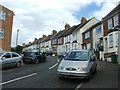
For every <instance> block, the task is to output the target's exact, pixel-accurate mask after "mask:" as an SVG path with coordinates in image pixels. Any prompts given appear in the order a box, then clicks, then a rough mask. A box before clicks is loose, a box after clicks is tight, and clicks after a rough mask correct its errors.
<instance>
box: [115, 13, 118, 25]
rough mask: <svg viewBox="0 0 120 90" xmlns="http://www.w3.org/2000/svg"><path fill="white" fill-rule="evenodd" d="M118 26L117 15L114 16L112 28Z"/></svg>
mask: <svg viewBox="0 0 120 90" xmlns="http://www.w3.org/2000/svg"><path fill="white" fill-rule="evenodd" d="M117 25H118V14H117V15H115V16H114V26H117Z"/></svg>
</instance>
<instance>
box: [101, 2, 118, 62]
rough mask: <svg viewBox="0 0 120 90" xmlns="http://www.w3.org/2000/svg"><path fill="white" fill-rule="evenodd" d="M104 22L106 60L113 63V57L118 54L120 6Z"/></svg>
mask: <svg viewBox="0 0 120 90" xmlns="http://www.w3.org/2000/svg"><path fill="white" fill-rule="evenodd" d="M102 21H103V30H104V31H103V36H104V38H103V41H104V58H105V59H106V60H108V61H111V55H113V54H117V52H118V32H119V31H120V4H118V5H117V6H116V7H115V8H114V9H113V10H112V11H111V12H110V13H108V14H107V15H106V16H105V17H104V18H102Z"/></svg>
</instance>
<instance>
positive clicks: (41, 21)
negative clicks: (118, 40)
mask: <svg viewBox="0 0 120 90" xmlns="http://www.w3.org/2000/svg"><path fill="white" fill-rule="evenodd" d="M111 1H113V0H111ZM16 2H17V3H16ZM93 2H94V3H96V4H97V5H99V6H101V8H100V10H99V11H93V12H92V13H91V16H95V17H96V18H101V17H103V16H104V15H105V14H106V13H107V12H109V11H110V10H111V8H113V7H115V4H111V3H107V2H106V1H105V0H18V1H16V0H1V3H2V5H4V6H6V7H8V8H9V9H11V10H13V11H14V13H15V16H14V24H13V34H12V46H15V41H16V40H15V39H16V32H17V29H19V30H20V32H19V40H18V42H19V43H18V44H22V43H28V42H30V41H31V42H32V41H33V40H34V38H40V37H42V35H43V34H45V35H48V34H51V33H52V30H57V31H59V30H61V29H64V24H65V23H66V22H67V23H69V24H70V25H71V26H72V25H76V24H79V23H80V20H78V19H77V17H75V16H74V14H75V13H76V12H78V11H81V10H82V8H84V7H87V6H88V5H90V4H91V3H93ZM109 5H110V7H109ZM81 13H82V12H81ZM103 13H104V14H103ZM91 16H88V17H91ZM88 17H87V18H88Z"/></svg>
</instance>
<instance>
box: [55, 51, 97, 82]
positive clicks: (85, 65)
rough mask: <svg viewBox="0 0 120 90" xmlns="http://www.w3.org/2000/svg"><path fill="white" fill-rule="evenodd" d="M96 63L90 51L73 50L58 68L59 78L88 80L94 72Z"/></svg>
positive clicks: (93, 54)
mask: <svg viewBox="0 0 120 90" xmlns="http://www.w3.org/2000/svg"><path fill="white" fill-rule="evenodd" d="M96 69H97V62H96V57H95V53H94V52H93V51H91V50H73V51H71V52H70V53H69V54H67V56H66V57H65V58H64V59H63V60H62V61H61V62H60V64H59V66H58V69H57V71H58V75H59V78H62V77H67V78H88V80H90V79H91V76H92V73H93V72H96Z"/></svg>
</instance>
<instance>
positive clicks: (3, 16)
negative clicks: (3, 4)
mask: <svg viewBox="0 0 120 90" xmlns="http://www.w3.org/2000/svg"><path fill="white" fill-rule="evenodd" d="M5 18H6V13H5V12H4V11H0V19H1V20H5Z"/></svg>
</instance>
